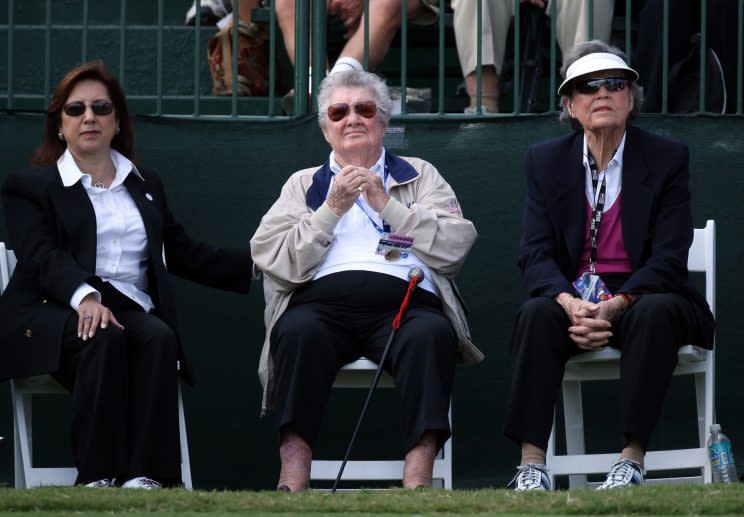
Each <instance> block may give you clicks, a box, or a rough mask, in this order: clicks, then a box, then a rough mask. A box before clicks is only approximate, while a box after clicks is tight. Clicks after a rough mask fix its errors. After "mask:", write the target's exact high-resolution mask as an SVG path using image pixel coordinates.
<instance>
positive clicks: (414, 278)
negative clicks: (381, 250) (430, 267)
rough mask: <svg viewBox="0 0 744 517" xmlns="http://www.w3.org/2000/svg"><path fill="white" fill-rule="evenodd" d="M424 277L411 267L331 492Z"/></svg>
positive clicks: (333, 492) (347, 459) (419, 269)
mask: <svg viewBox="0 0 744 517" xmlns="http://www.w3.org/2000/svg"><path fill="white" fill-rule="evenodd" d="M423 278H424V272H423V271H422V270H421V268H418V267H414V268H411V270H410V271H409V272H408V280H409V282H408V290H407V291H406V296H405V297H404V298H403V303H401V304H400V310H399V311H398V315H397V316H395V319H394V320H393V325H392V327H393V330H392V331H391V332H390V337H389V338H388V341H387V344H386V345H385V350H383V352H382V357H381V358H380V363H379V364H378V365H377V371H376V372H375V377H374V379H372V385H371V386H370V387H369V393H367V400H365V401H364V407H362V414H360V415H359V420H358V421H357V424H356V428H355V429H354V434H352V435H351V441H349V447H348V448H347V449H346V455H345V456H344V461H343V462H342V463H341V468H340V469H338V475H337V476H336V481H335V482H334V483H333V488H332V489H331V493H332V494H335V493H336V487H337V486H338V482H339V481H340V480H341V476H342V475H343V473H344V469H345V468H346V462H347V461H349V454H351V448H352V447H353V446H354V440H356V436H357V433H358V432H359V428H360V427H361V426H362V420H364V414H365V413H366V412H367V406H368V405H369V401H370V400H372V394H373V393H374V392H375V388H376V387H377V383H378V382H379V380H380V375H382V365H383V364H385V360H386V359H387V356H388V352H390V345H391V344H392V342H393V338H395V333H396V332H397V331H398V328H399V327H400V322H401V320H402V319H403V313H404V312H405V310H406V307H407V306H408V299H409V298H410V297H411V293H412V292H413V290H414V289H415V288H416V284H418V283H419V282H420V281H421V279H423Z"/></svg>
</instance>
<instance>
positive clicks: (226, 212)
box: [0, 113, 744, 489]
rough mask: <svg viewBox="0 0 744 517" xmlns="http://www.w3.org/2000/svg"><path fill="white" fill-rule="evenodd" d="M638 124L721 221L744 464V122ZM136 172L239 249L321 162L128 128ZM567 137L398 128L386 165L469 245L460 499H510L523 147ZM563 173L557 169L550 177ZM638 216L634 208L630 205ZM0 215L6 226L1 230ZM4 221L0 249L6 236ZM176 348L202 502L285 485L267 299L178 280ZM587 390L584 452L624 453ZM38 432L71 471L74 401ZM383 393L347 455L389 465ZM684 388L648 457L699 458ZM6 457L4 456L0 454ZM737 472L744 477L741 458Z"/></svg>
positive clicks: (1, 478)
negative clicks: (429, 192)
mask: <svg viewBox="0 0 744 517" xmlns="http://www.w3.org/2000/svg"><path fill="white" fill-rule="evenodd" d="M42 125H43V122H42V117H41V116H40V115H38V114H14V115H10V114H7V113H6V114H0V179H2V178H4V175H5V174H6V173H7V172H8V171H9V170H12V169H17V168H22V167H24V166H26V164H27V163H28V161H29V158H30V155H31V153H32V151H33V149H34V147H35V146H36V145H38V143H39V139H40V137H41V134H42ZM639 125H641V126H643V127H645V128H647V129H650V130H652V131H658V132H660V133H664V134H667V135H670V136H672V137H675V138H677V139H679V140H682V141H684V142H686V143H688V144H689V146H690V157H691V164H690V165H691V180H690V183H691V189H692V192H693V216H694V222H695V226H697V227H700V226H703V225H704V223H705V220H706V219H715V220H716V221H717V223H718V235H717V238H718V262H717V266H718V286H717V287H718V300H717V303H718V320H719V332H718V343H719V347H718V349H717V355H716V359H717V361H716V362H717V368H716V370H717V371H716V373H717V383H716V385H717V396H716V402H717V408H716V409H717V411H716V412H717V419H718V421H719V422H720V423H721V424H722V426H723V430H724V432H725V433H726V434H728V436H729V437H731V438H732V440H733V443H734V448H735V450H737V451H739V454H740V457H741V458H744V416H743V415H742V411H741V408H742V405H741V394H740V390H741V383H740V380H741V377H740V376H741V374H742V371H743V370H742V366H741V365H742V364H743V363H744V348H742V344H744V328H742V326H741V324H740V318H741V309H740V307H741V302H740V297H741V293H743V292H744V279H743V275H742V267H741V264H742V262H743V261H744V241H743V240H742V237H741V236H742V231H743V229H744V212H742V209H741V208H742V201H743V200H744V196H742V194H744V118H741V117H735V116H734V117H726V118H717V117H708V116H695V117H683V116H679V117H673V116H669V117H644V118H642V119H641V120H640V122H639ZM135 130H136V151H137V153H136V154H137V160H138V162H139V163H141V164H143V165H147V166H148V167H152V168H154V169H156V170H157V171H158V172H159V173H160V175H161V176H162V178H163V179H164V181H165V184H166V186H167V190H168V194H169V202H170V205H171V208H172V210H173V211H174V213H175V214H176V217H177V218H178V219H179V220H180V221H181V222H182V223H183V224H184V226H185V227H186V229H187V230H188V231H189V233H190V234H191V235H192V236H193V237H194V238H197V239H201V240H205V241H208V242H211V243H214V244H218V245H230V246H245V247H247V246H248V243H249V240H250V238H251V236H252V235H253V232H254V230H255V228H256V226H257V225H258V222H259V220H260V218H261V216H262V215H263V213H264V212H265V211H266V210H267V209H268V207H269V206H270V205H271V203H272V202H273V201H274V199H275V198H276V197H277V195H278V193H279V189H280V188H281V185H282V184H283V182H284V181H285V180H286V179H287V177H288V176H289V175H290V174H291V173H292V172H294V171H295V170H297V169H300V168H303V167H309V166H313V165H319V164H321V163H322V162H323V161H324V160H325V159H326V158H327V156H328V152H329V148H328V146H327V144H326V143H325V141H324V139H323V137H322V135H321V133H320V131H319V129H318V128H317V125H316V122H315V121H314V119H312V118H309V119H305V120H299V121H277V122H265V123H258V122H245V121H194V120H182V119H169V118H148V117H138V118H137V119H136V125H135ZM568 131H569V129H568V128H566V127H562V126H560V125H559V124H558V122H557V120H556V118H555V117H553V116H525V117H517V118H513V117H505V118H491V119H486V120H482V121H481V120H474V121H454V120H449V121H415V120H413V121H406V122H405V123H395V122H394V123H393V124H392V125H391V130H390V131H389V133H388V136H387V139H386V146H387V149H388V150H389V151H390V152H393V153H396V154H400V155H409V156H418V157H421V158H424V159H426V160H428V161H430V162H432V163H433V164H434V165H435V166H436V167H437V168H438V169H439V170H440V172H442V174H443V175H444V176H445V178H446V179H447V180H448V181H449V182H450V183H451V184H452V186H453V187H454V189H455V191H456V193H457V195H458V197H459V199H460V202H461V205H462V208H463V211H464V214H465V216H466V217H468V218H470V219H472V220H473V221H474V222H475V225H476V228H477V229H478V233H479V238H478V241H477V243H476V245H475V247H474V248H473V250H472V252H471V254H470V257H469V258H468V260H467V262H466V263H465V266H464V268H463V270H462V272H461V274H460V277H459V279H458V281H459V285H460V287H461V291H462V293H463V295H464V297H465V300H466V302H467V303H468V305H469V308H470V323H471V327H472V334H473V337H474V341H475V342H476V344H477V345H479V346H480V348H481V349H482V350H483V351H484V352H485V354H486V361H485V362H484V363H482V364H480V365H477V366H470V367H466V368H460V369H458V373H457V378H456V384H455V393H454V400H453V416H454V478H455V487H456V488H470V487H485V486H503V485H504V483H506V481H508V479H510V477H511V476H512V472H513V465H515V464H516V463H515V462H516V461H517V459H518V451H517V448H516V447H515V446H514V445H513V444H512V443H510V442H508V441H507V440H506V439H505V438H503V436H502V433H501V427H502V423H503V414H504V409H505V404H506V393H507V391H508V384H509V360H508V357H509V354H508V338H509V333H510V330H511V325H512V319H513V317H514V314H515V312H516V310H517V307H518V306H519V304H520V302H521V300H522V299H523V296H524V293H523V290H522V286H521V280H520V273H519V271H518V269H517V267H516V258H517V251H518V242H519V233H520V227H521V206H522V196H523V180H522V160H523V156H524V153H525V150H526V149H527V147H528V146H529V145H530V144H531V143H534V142H537V141H540V140H543V139H546V138H549V137H552V136H556V135H560V134H564V133H566V132H568ZM555 173H556V174H560V171H559V170H556V171H555ZM631 208H632V207H631ZM0 218H1V216H0ZM6 238H7V232H6V230H5V223H4V219H3V220H2V221H0V240H6ZM174 285H175V290H176V295H177V299H178V309H179V317H180V322H181V330H182V335H183V339H184V345H185V348H186V350H187V352H188V354H189V355H190V357H191V360H192V362H193V364H194V365H195V367H196V369H197V374H198V378H199V384H198V385H197V387H196V389H193V390H192V389H188V388H186V389H185V390H184V400H185V405H186V419H187V425H188V431H189V443H190V448H191V462H192V473H193V477H194V484H195V486H196V487H198V488H205V489H208V488H232V489H270V488H273V487H274V486H275V480H276V476H277V474H278V454H277V450H276V446H277V437H276V432H275V427H274V426H275V421H274V419H273V416H272V415H271V414H269V415H268V416H267V417H264V418H261V417H260V416H259V410H260V400H261V393H260V386H259V382H258V378H257V375H256V368H257V365H258V357H259V352H260V349H261V345H262V342H263V336H264V327H263V307H264V301H263V295H262V291H261V283H260V282H254V284H253V290H252V292H251V293H250V294H249V295H247V296H240V295H235V294H228V293H222V292H218V291H215V290H212V289H209V288H203V287H199V286H196V285H194V284H191V283H188V282H185V281H182V280H180V279H174ZM592 387H593V388H592V389H590V390H589V389H586V390H585V391H584V397H585V404H586V408H587V409H586V413H585V418H586V420H587V425H588V428H589V431H588V436H587V446H588V448H589V449H595V450H597V449H603V450H606V451H613V450H617V449H618V448H619V445H620V436H619V433H618V432H617V430H616V429H617V411H615V408H616V401H617V395H618V393H617V387H616V384H615V383H611V382H602V383H595V384H593V385H592ZM345 391H346V392H345V393H338V394H334V396H333V399H332V401H331V404H330V406H329V408H328V411H327V413H326V418H325V423H324V431H323V434H322V438H321V442H320V444H319V446H318V451H317V456H318V457H334V458H338V457H340V456H342V455H343V452H344V450H345V447H346V443H347V441H348V439H349V436H350V435H351V432H352V430H353V426H354V423H355V421H356V416H357V414H358V411H359V410H360V409H361V405H362V402H363V397H364V393H363V392H361V391H357V390H351V391H349V390H345ZM40 399H41V400H40V402H39V403H38V404H37V405H36V406H35V407H36V408H37V411H36V412H35V416H34V421H35V427H36V429H37V430H38V431H37V432H35V435H36V439H37V445H36V449H35V451H36V452H37V456H38V458H39V464H40V465H53V464H55V463H57V462H60V461H65V462H69V461H70V454H69V451H68V444H67V439H68V437H67V433H68V431H67V428H68V424H69V400H66V399H67V398H66V397H56V398H51V397H48V398H45V397H41V398H40ZM398 411H399V407H398V403H397V399H396V398H395V395H394V393H392V392H389V390H385V391H380V392H379V393H378V394H377V395H376V397H375V399H373V402H372V406H371V409H370V412H369V413H368V416H367V421H366V425H365V426H364V429H363V431H362V434H361V435H360V437H359V439H358V441H357V446H356V449H355V451H354V456H355V457H357V458H361V457H365V458H380V459H381V458H383V457H385V456H396V455H400V454H401V453H402V452H401V443H400V439H399V425H398ZM696 434H697V433H696V420H695V392H694V389H693V384H692V380H691V379H676V380H675V381H674V383H673V385H672V389H671V391H670V394H669V397H668V401H667V404H666V406H665V409H664V413H663V417H662V421H661V422H660V424H659V426H658V428H657V431H656V433H655V435H654V439H653V441H652V444H651V448H652V449H654V448H662V447H668V446H679V447H687V446H692V444H693V443H694V442H695V440H696ZM0 435H2V436H5V437H7V438H8V439H9V441H12V414H11V410H10V389H9V386H8V384H7V383H5V384H2V385H0ZM11 445H12V444H11ZM12 456H13V454H12V448H11V446H9V447H7V448H6V449H0V484H12V482H13V468H12V461H13V458H12ZM739 461H740V462H739V468H740V471H741V470H744V463H743V462H742V461H744V460H739Z"/></svg>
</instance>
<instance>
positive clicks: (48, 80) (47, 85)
mask: <svg viewBox="0 0 744 517" xmlns="http://www.w3.org/2000/svg"><path fill="white" fill-rule="evenodd" d="M44 16H45V24H44V107H45V108H46V107H47V106H49V96H50V93H49V90H51V89H52V0H46V5H45V9H44Z"/></svg>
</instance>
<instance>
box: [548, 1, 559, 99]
mask: <svg viewBox="0 0 744 517" xmlns="http://www.w3.org/2000/svg"><path fill="white" fill-rule="evenodd" d="M556 16H557V8H556V2H550V91H549V92H548V106H550V108H549V111H555V110H556V102H555V100H553V99H555V98H556V97H555V95H556V89H557V86H558V84H557V82H556V80H555V79H556V77H558V70H557V68H558V65H557V63H558V51H557V48H556V47H557V44H556V41H555V39H556V20H555V18H556ZM558 109H560V106H558Z"/></svg>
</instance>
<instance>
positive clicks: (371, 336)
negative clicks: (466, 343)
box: [271, 271, 457, 451]
mask: <svg viewBox="0 0 744 517" xmlns="http://www.w3.org/2000/svg"><path fill="white" fill-rule="evenodd" d="M406 288H407V283H406V282H404V281H403V280H400V279H398V278H395V277H392V276H390V275H384V274H380V273H367V272H360V271H351V272H343V273H336V274H333V275H328V276H326V277H322V278H320V279H318V280H316V281H313V282H310V283H309V284H306V285H305V286H303V287H302V288H300V289H298V290H297V291H296V292H295V293H294V295H293V296H292V300H291V302H290V306H289V308H288V309H287V311H286V312H285V313H284V314H283V315H282V316H281V318H279V321H277V323H276V325H275V327H274V329H273V331H272V333H271V348H272V358H273V362H274V372H275V382H274V389H273V397H272V399H273V402H274V407H275V409H276V411H277V415H278V418H279V426H280V429H282V428H284V427H289V428H291V429H292V430H294V431H295V432H297V433H298V434H299V435H300V436H301V437H302V438H303V439H304V440H305V441H306V442H307V443H308V444H309V445H310V446H311V447H313V446H314V444H315V442H316V439H317V436H318V432H319V429H320V424H321V421H322V418H323V412H324V409H325V406H326V403H327V402H328V397H329V396H330V391H331V386H332V385H333V381H334V379H335V378H336V373H337V372H338V370H339V369H340V368H341V367H342V366H344V365H345V364H347V363H349V362H352V361H354V360H356V359H358V358H360V357H362V356H364V357H367V358H368V359H370V360H372V361H375V362H379V360H380V358H381V356H382V352H383V350H384V348H385V344H386V342H387V340H388V337H389V335H390V330H391V323H392V321H393V318H394V317H395V314H396V312H397V310H398V308H399V306H400V303H401V301H402V299H403V296H404V294H405V292H406ZM456 349H457V337H456V335H455V332H454V329H453V328H452V325H451V323H450V321H449V319H448V318H447V317H446V316H445V315H444V313H443V312H442V309H441V302H440V301H439V299H438V298H437V297H436V296H434V295H433V294H431V293H430V292H428V291H425V290H423V289H421V288H417V289H416V290H415V291H414V292H413V295H412V296H411V301H410V304H409V307H408V310H407V311H406V313H405V316H404V318H403V321H402V324H401V326H400V328H399V330H398V332H397V334H396V337H395V339H394V340H393V344H392V347H391V349H390V355H389V356H388V359H387V361H386V362H385V364H384V365H383V367H384V368H385V370H386V371H388V372H389V373H390V374H391V375H392V377H393V379H395V385H396V387H397V389H398V390H399V392H400V395H401V397H402V400H403V422H402V428H403V433H404V437H405V438H404V439H405V448H406V451H410V450H411V449H412V448H413V447H414V446H416V444H417V443H418V441H419V440H420V438H421V435H422V433H423V432H424V431H436V432H437V434H438V437H439V446H441V445H443V444H444V442H445V441H446V440H447V438H449V436H450V434H451V432H450V426H449V419H448V417H447V415H448V409H449V402H450V396H451V393H452V382H453V378H454V369H455V359H456Z"/></svg>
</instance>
